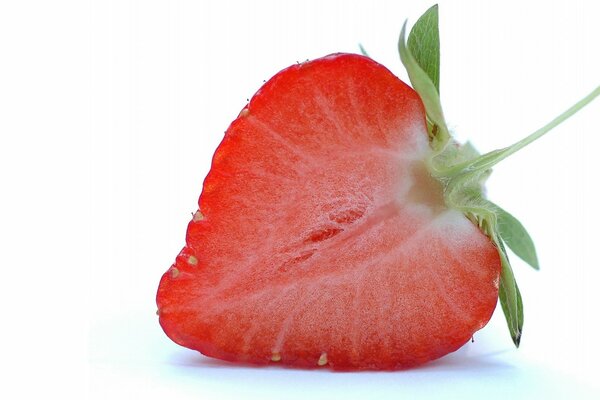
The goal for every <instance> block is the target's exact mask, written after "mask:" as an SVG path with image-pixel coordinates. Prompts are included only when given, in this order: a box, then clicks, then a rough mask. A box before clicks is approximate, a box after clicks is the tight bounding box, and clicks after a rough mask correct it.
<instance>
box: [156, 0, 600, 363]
mask: <svg viewBox="0 0 600 400" xmlns="http://www.w3.org/2000/svg"><path fill="white" fill-rule="evenodd" d="M413 33H414V35H413ZM437 34H438V33H437V7H432V8H431V9H430V10H429V11H428V12H427V13H425V14H424V15H423V17H421V19H420V20H419V21H418V22H417V24H416V25H415V28H413V32H411V36H410V37H409V40H408V47H407V45H406V43H405V40H404V29H403V30H402V34H401V40H400V44H399V50H400V55H401V58H402V61H403V62H404V64H405V66H406V67H407V70H408V73H409V76H410V79H411V82H412V84H413V87H414V88H415V90H416V92H415V91H414V90H413V89H411V88H410V87H409V86H407V85H406V84H404V83H403V82H401V81H400V80H399V79H398V78H396V77H395V76H394V75H393V74H392V73H391V72H390V71H388V70H387V69H386V68H385V67H383V66H381V65H379V64H377V63H376V62H374V61H373V60H371V59H370V58H368V57H363V56H358V55H351V54H333V55H330V56H327V57H324V58H320V59H317V60H314V61H311V62H306V63H302V64H299V65H294V66H291V67H289V68H287V69H285V70H283V71H281V72H280V73H278V74H277V75H275V76H274V77H273V78H272V79H271V80H269V81H268V82H267V83H266V84H265V85H264V86H263V87H262V88H261V89H260V90H259V91H258V92H257V93H256V95H255V96H254V97H253V98H252V100H251V101H250V103H249V104H248V106H247V107H245V108H244V109H243V110H242V111H241V112H240V115H239V116H238V118H237V119H236V120H235V121H234V122H233V123H232V124H231V126H230V127H229V129H228V130H227V132H226V134H225V137H224V139H223V141H222V143H221V144H220V145H219V148H218V149H217V151H216V153H215V155H214V158H213V164H212V168H211V170H210V173H209V174H208V176H207V177H206V180H205V181H204V187H203V190H202V194H201V196H200V200H199V209H198V211H197V212H196V213H195V214H194V216H193V218H192V221H191V222H190V223H189V226H188V231H187V238H186V246H185V247H184V248H183V250H182V251H181V253H180V254H179V256H178V257H177V259H176V261H175V263H174V264H173V265H172V266H171V268H170V269H169V270H168V271H167V272H166V273H165V274H164V275H163V277H162V279H161V282H160V286H159V289H158V294H157V303H158V307H159V316H160V324H161V326H162V327H163V329H164V331H165V332H166V333H167V335H168V336H169V337H170V338H171V339H173V340H174V341H175V342H176V343H179V344H181V345H182V346H186V347H189V348H191V349H195V350H198V351H200V352H202V353H203V354H205V355H208V356H211V357H216V358H221V359H224V360H229V361H239V362H248V363H256V364H268V363H279V364H286V365H294V366H301V367H319V366H321V367H322V366H328V367H331V368H334V369H344V370H353V369H397V368H406V367H411V366H415V365H418V364H421V363H423V362H426V361H429V360H433V359H436V358H438V357H441V356H443V355H445V354H447V353H449V352H452V351H454V350H456V349H458V348H459V347H460V346H462V345H463V344H464V343H465V342H467V341H468V340H469V338H471V337H472V335H473V333H474V332H476V331H477V330H478V329H481V328H482V327H483V326H484V325H485V324H486V323H487V322H488V320H489V319H490V317H491V315H492V313H493V311H494V308H495V306H496V303H497V300H498V298H500V302H501V304H502V308H503V311H504V313H505V315H506V317H507V321H508V324H509V330H510V333H511V336H512V338H513V341H514V342H515V344H516V345H517V346H518V344H519V340H520V337H521V331H522V325H523V305H522V301H521V296H520V293H519V289H518V287H517V285H516V282H515V280H514V276H513V274H512V270H511V267H510V263H509V262H508V257H507V253H506V250H505V247H504V246H505V245H507V246H509V247H510V248H511V249H512V250H513V251H514V252H515V254H517V255H518V256H520V257H521V258H523V259H524V260H525V261H527V262H528V263H529V264H531V265H532V266H533V267H534V268H537V267H538V265H537V258H536V254H535V249H534V247H533V243H532V241H531V238H530V237H529V235H528V234H527V232H526V231H525V229H524V228H523V226H522V225H521V224H520V222H518V221H517V220H516V219H515V218H514V217H513V216H511V215H510V214H509V213H507V212H506V211H504V210H503V209H501V208H500V207H498V206H496V205H495V204H493V203H491V202H490V201H489V200H487V199H486V197H485V194H484V190H483V182H484V181H485V178H486V177H487V176H488V175H489V173H490V168H491V167H492V166H493V165H495V164H496V163H497V162H499V161H501V160H502V159H504V158H506V157H508V156H509V155H510V154H512V153H514V152H515V151H518V150H519V149H520V148H522V147H524V146H525V145H527V144H529V143H531V142H532V141H534V140H536V139H538V138H539V137H541V136H542V135H543V134H545V133H546V132H548V131H549V130H550V129H551V128H552V127H554V126H556V125H557V124H558V123H560V122H561V121H562V120H564V119H566V118H567V117H569V116H570V115H572V114H573V113H575V112H576V111H577V110H579V109H580V108H582V107H583V106H584V105H586V104H587V103H589V102H590V101H591V100H592V99H593V98H595V97H596V96H598V95H600V88H597V89H596V90H594V91H593V92H592V93H591V94H590V95H588V96H587V97H586V98H584V99H582V100H581V101H580V102H579V103H577V104H576V105H575V106H573V107H572V108H571V109H569V110H567V111H566V112H565V113H564V114H562V115H561V116H559V117H558V118H557V119H555V120H553V121H551V122H550V123H549V124H548V125H546V126H545V127H543V128H542V129H540V130H538V131H536V132H534V133H533V134H532V135H530V136H528V137H527V138H525V139H523V140H522V141H520V142H518V143H516V144H515V145H513V146H510V147H507V148H505V149H501V150H497V151H493V152H490V153H487V154H484V155H479V154H478V153H477V152H475V150H474V149H473V148H472V147H471V146H470V145H468V144H466V145H458V144H457V143H456V142H454V141H453V140H452V138H451V137H450V135H449V133H448V130H447V128H446V124H445V121H444V117H443V113H442V109H441V105H440V103H439V94H438V93H439V86H438V85H439V47H438V46H439V43H438V40H439V39H438V36H437ZM423 43H424V44H426V45H427V46H429V47H428V48H425V49H423V48H419V46H421V45H422V44H423Z"/></svg>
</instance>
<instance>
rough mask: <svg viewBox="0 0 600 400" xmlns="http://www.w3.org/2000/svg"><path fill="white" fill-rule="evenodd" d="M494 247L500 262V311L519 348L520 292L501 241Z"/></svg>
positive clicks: (520, 327) (521, 300) (520, 324)
mask: <svg viewBox="0 0 600 400" xmlns="http://www.w3.org/2000/svg"><path fill="white" fill-rule="evenodd" d="M496 245H497V246H498V252H499V254H500V260H501V262H502V272H501V273H500V287H499V290H498V295H499V297H500V305H501V306H502V311H504V316H505V317H506V322H507V324H508V330H509V331H510V336H511V337H512V340H513V343H514V344H515V346H517V347H519V344H520V343H521V335H522V333H523V299H522V298H521V292H520V291H519V287H518V286H517V281H516V280H515V276H514V274H513V271H512V268H511V266H510V262H509V261H508V256H507V255H506V249H505V248H504V245H503V244H502V241H501V240H499V239H496Z"/></svg>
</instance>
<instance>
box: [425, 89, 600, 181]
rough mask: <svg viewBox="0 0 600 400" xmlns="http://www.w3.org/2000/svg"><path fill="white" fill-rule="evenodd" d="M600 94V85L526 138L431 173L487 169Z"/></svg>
mask: <svg viewBox="0 0 600 400" xmlns="http://www.w3.org/2000/svg"><path fill="white" fill-rule="evenodd" d="M599 95H600V86H598V87H597V88H596V89H594V90H593V91H592V92H591V93H590V94H588V95H587V96H585V97H584V98H583V99H581V100H579V101H578V102H577V103H575V104H574V105H573V106H571V107H570V108H569V109H567V110H566V111H565V112H563V113H562V114H560V115H559V116H558V117H556V118H554V119H553V120H552V121H550V122H549V123H548V124H546V125H544V126H543V127H541V128H540V129H538V130H537V131H535V132H533V133H532V134H531V135H529V136H527V137H526V138H524V139H522V140H520V141H518V142H516V143H515V144H513V145H512V146H508V147H505V148H503V149H499V150H494V151H491V152H489V153H486V154H484V155H482V156H479V157H477V158H475V159H473V160H469V161H466V162H463V163H460V164H457V165H454V166H452V167H450V168H448V169H445V170H442V171H439V170H438V171H433V173H434V174H435V175H436V177H438V178H452V177H455V176H457V175H461V174H464V173H472V172H475V171H482V170H488V169H490V168H492V167H493V166H494V165H496V164H498V163H499V162H500V161H502V160H504V159H505V158H507V157H508V156H510V155H512V154H514V153H516V152H517V151H519V150H521V149H522V148H523V147H525V146H527V145H529V144H530V143H532V142H534V141H536V140H537V139H539V138H541V137H542V136H544V135H545V134H546V133H548V132H549V131H551V130H552V129H553V128H555V127H556V126H558V125H559V124H561V123H562V122H563V121H565V120H566V119H568V118H569V117H571V116H572V115H573V114H575V113H576V112H577V111H579V110H581V109H582V108H583V107H585V106H586V105H588V104H589V103H591V102H592V100H594V99H595V98H596V97H598V96H599Z"/></svg>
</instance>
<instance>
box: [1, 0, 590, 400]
mask: <svg viewBox="0 0 600 400" xmlns="http://www.w3.org/2000/svg"><path fill="white" fill-rule="evenodd" d="M440 3H441V4H440V18H441V21H440V29H441V38H442V39H441V40H442V68H441V71H442V72H441V94H442V103H443V105H444V107H445V113H446V116H447V119H448V121H449V124H450V126H451V127H452V128H453V129H454V130H455V131H456V134H457V136H458V137H459V138H461V139H463V140H464V139H466V138H469V139H470V140H472V141H473V142H474V143H475V145H476V146H477V147H478V148H479V149H480V150H481V151H487V150H491V149H494V148H497V147H500V146H504V145H507V144H510V143H512V142H514V141H516V140H518V139H519V138H521V137H522V136H524V135H525V134H528V133H530V132H532V131H533V130H534V129H536V128H537V127H539V126H541V125H543V124H544V123H546V122H548V121H549V120H550V119H551V118H552V117H554V116H556V115H558V114H559V113H560V112H562V111H563V110H564V109H566V108H567V107H568V106H570V105H571V104H572V103H574V102H576V101H577V100H578V99H579V98H581V97H583V96H584V95H585V94H587V93H588V92H590V91H591V90H592V89H593V88H594V87H595V86H597V85H598V84H600V55H599V52H598V42H599V40H600V24H598V18H599V17H600V6H599V5H598V4H597V2H596V1H593V0H590V1H574V0H568V1H527V2H525V1H518V2H510V1H498V2H489V1H486V2H483V1H461V2H457V1H440ZM430 5H431V3H430V2H428V1H373V0H371V1H314V0H305V1H302V2H300V1H295V2H290V1H236V2H233V1H232V2H217V1H212V2H209V1H150V0H138V1H133V0H118V1H117V0H116V1H109V0H106V1H97V2H94V1H71V2H67V1H62V2H50V1H39V2H32V1H18V2H2V3H0V135H1V136H0V138H1V142H0V177H1V184H2V185H1V187H2V193H3V194H2V196H0V205H1V207H0V218H1V220H0V221H1V224H0V243H1V245H0V248H1V250H0V257H1V260H0V261H1V264H0V265H1V266H2V268H3V273H4V274H3V280H2V290H0V296H1V297H0V300H1V301H2V311H3V313H2V321H3V322H2V326H3V327H2V330H1V331H0V339H2V340H0V343H1V346H2V358H1V360H2V364H3V366H4V367H5V368H4V369H5V371H8V372H5V373H3V376H4V377H3V384H2V388H0V392H5V393H11V395H10V398H35V397H33V396H37V397H38V398H40V397H42V396H44V397H55V396H56V395H61V396H64V397H65V398H66V397H67V396H69V395H77V398H82V397H86V396H87V397H89V398H94V399H96V398H97V399H101V398H110V399H129V398H146V399H151V398H169V399H180V398H181V399H187V398H194V399H213V398H214V399H217V398H235V399H241V398H261V399H283V398H292V399H295V398H298V399H300V398H302V399H304V398H327V399H335V398H344V399H355V398H356V399H365V398H417V397H418V398H428V397H432V398H445V397H457V398H458V397H459V396H462V398H482V397H485V398H488V399H489V398H513V399H515V398H534V397H535V398H566V396H567V395H568V396H569V397H570V398H593V397H595V398H598V396H600V384H599V383H598V382H597V380H596V379H595V371H596V370H597V360H598V358H599V357H600V344H599V342H598V337H600V317H599V316H598V309H599V308H600V300H599V298H598V295H597V285H598V282H599V281H600V272H599V268H598V267H599V262H598V257H597V251H598V238H599V235H598V232H597V227H598V226H600V217H599V216H598V212H597V210H598V204H600V201H599V200H600V199H599V194H598V189H597V186H598V183H599V182H598V176H599V175H600V166H599V164H598V155H597V152H598V147H599V145H600V125H599V124H598V115H599V113H600V100H597V101H596V102H595V103H593V104H592V105H590V106H589V107H588V108H586V109H584V110H583V111H582V112H581V113H580V114H578V115H576V116H575V117H574V118H572V119H571V120H569V121H568V122H566V123H564V124H563V125H562V126H560V127H559V128H557V129H556V130H555V131H553V132H552V133H550V134H549V135H548V136H546V137H544V138H543V139H542V140H540V141H539V142H537V143H535V144H534V145H532V146H531V147H530V148H527V149H525V150H523V151H522V152H521V153H519V154H517V155H515V156H513V157H511V158H510V159H508V160H506V161H504V162H503V163H501V164H500V165H498V167H497V168H496V171H495V172H494V174H493V177H492V178H491V179H490V181H489V185H488V189H489V197H490V198H491V199H493V200H494V201H496V202H497V203H499V204H501V205H502V206H503V207H504V208H506V209H507V210H509V211H511V212H512V213H513V214H515V215H516V216H518V217H520V218H521V220H522V221H523V223H524V224H525V225H526V227H527V228H528V229H529V231H530V233H531V235H532V236H533V237H534V239H535V241H536V245H537V249H538V253H539V258H540V262H541V271H540V272H535V271H532V270H530V269H528V267H527V266H525V265H524V264H523V263H522V262H520V261H519V260H517V259H516V258H515V257H513V264H514V268H515V271H516V275H517V278H518V281H519V283H520V287H521V289H522V292H523V299H524V303H525V314H526V316H525V330H524V336H523V340H522V345H521V348H520V349H519V350H515V349H513V348H512V346H511V342H510V338H509V336H508V333H507V329H506V326H505V323H504V321H503V316H502V315H501V313H500V312H497V313H496V314H495V316H494V318H493V319H492V321H491V322H490V324H488V326H487V327H486V328H485V329H484V330H482V331H481V332H479V333H478V334H476V336H475V343H472V344H468V345H467V346H465V347H464V348H463V349H461V350H459V351H458V352H457V353H455V354H453V355H450V356H448V357H446V358H443V359H441V360H439V361H437V362H434V363H431V364H429V365H427V366H425V367H423V368H419V369H416V370H411V371H404V372H394V373H343V374H340V373H330V372H325V371H301V370H287V369H279V368H249V367H245V366H244V367H240V366H235V365H229V364H226V363H221V362H218V361H213V360H208V359H206V358H204V357H202V356H200V355H199V354H197V353H195V352H192V351H189V350H186V349H183V348H180V347H178V346H177V345H175V344H173V343H172V342H171V341H170V340H169V339H168V338H167V337H166V336H165V335H164V334H163V333H162V331H161V330H160V327H159V325H158V322H157V318H156V316H155V314H154V313H155V310H156V306H155V303H154V296H155V292H156V288H157V285H158V281H159V278H160V276H161V274H162V273H163V272H164V271H165V270H166V269H167V268H168V267H169V265H170V264H171V262H172V261H173V260H174V257H175V255H176V254H177V253H178V251H179V250H180V248H181V247H182V246H183V243H184V235H185V229H186V225H187V222H188V221H189V219H190V212H192V211H194V210H195V209H196V201H197V197H198V195H199V193H200V190H201V185H202V181H203V179H204V177H205V175H206V173H207V172H208V169H209V166H210V160H211V156H212V153H213V151H214V149H215V148H216V146H217V145H218V143H219V141H220V140H221V138H222V135H223V131H224V130H225V129H226V128H227V126H228V125H229V123H230V122H231V120H233V119H234V118H235V116H236V115H237V113H238V112H239V110H240V109H241V108H242V107H243V106H244V104H245V103H246V99H247V98H249V97H251V96H252V94H253V93H254V92H255V91H256V90H257V89H258V88H259V87H260V85H261V83H262V81H263V80H264V79H268V78H269V77H271V76H272V75H273V74H274V73H276V72H277V71H279V70H280V69H282V68H284V67H286V66H288V65H290V64H292V63H295V62H296V61H302V60H305V59H307V58H308V59H313V58H317V57H319V56H322V55H326V54H329V53H332V52H338V51H345V52H357V49H358V47H357V45H358V43H359V42H360V43H362V44H363V45H364V46H365V48H366V49H367V50H368V51H369V53H370V55H371V56H372V57H373V58H375V59H376V60H377V61H379V62H381V63H383V64H385V65H386V66H388V68H390V69H391V70H392V71H393V72H394V73H396V74H397V75H399V76H400V77H401V78H403V79H404V78H405V76H406V75H405V73H404V71H403V68H402V67H401V64H400V62H399V59H398V56H397V52H396V41H397V36H398V33H399V30H400V27H401V24H402V22H403V21H404V19H405V18H409V20H410V21H413V22H414V21H415V20H416V18H418V16H419V15H420V14H421V13H422V12H423V11H424V10H425V9H427V8H428V7H429V6H430ZM2 397H5V398H8V397H7V396H6V395H3V396H2Z"/></svg>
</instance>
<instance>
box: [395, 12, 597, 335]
mask: <svg viewBox="0 0 600 400" xmlns="http://www.w3.org/2000/svg"><path fill="white" fill-rule="evenodd" d="M439 49H440V45H439V29H438V6H437V5H434V6H433V7H431V8H430V9H429V10H427V11H426V12H425V13H424V14H423V15H422V16H421V17H420V18H419V19H418V20H417V22H416V23H415V24H414V26H413V27H412V29H411V32H410V34H409V36H408V41H407V40H406V22H405V23H404V25H403V27H402V31H401V33H400V40H399V42H398V50H399V53H400V59H401V60H402V63H403V64H404V66H405V68H406V70H407V72H408V76H409V78H410V81H411V83H412V86H413V88H414V89H415V91H416V92H417V93H418V94H419V96H420V97H421V100H422V101H423V104H424V106H425V112H426V116H427V128H428V132H429V137H430V144H431V148H432V150H433V152H432V155H431V157H430V158H429V160H428V161H427V162H428V168H429V172H430V174H431V175H432V176H433V177H434V178H436V179H438V180H439V181H440V182H441V183H442V185H443V187H444V198H445V201H446V205H447V206H448V207H449V208H452V209H456V210H459V211H461V212H463V213H464V214H465V215H466V216H467V218H469V219H470V220H471V221H473V223H475V224H477V225H478V226H479V227H480V229H481V230H482V231H483V232H484V233H485V234H486V235H487V236H488V237H489V238H490V239H491V240H492V241H493V243H494V244H495V245H496V247H497V248H498V253H499V255H500V260H501V264H502V270H501V274H500V285H499V299H500V304H501V306H502V310H503V311H504V315H505V316H506V321H507V323H508V328H509V331H510V334H511V337H512V340H513V342H514V344H515V346H517V347H518V346H519V343H520V340H521V334H522V331H523V302H522V299H521V293H520V292H519V287H518V286H517V282H516V281H515V277H514V274H513V271H512V267H511V265H510V261H509V258H508V254H507V251H506V247H508V248H510V249H511V250H512V252H513V253H514V254H515V255H517V256H518V257H519V258H521V259H522V260H523V261H525V262H526V263H527V264H529V265H530V266H531V267H533V268H535V269H536V270H537V269H539V264H538V259H537V255H536V251H535V246H534V244H533V241H532V239H531V237H530V236H529V234H528V233H527V231H526V230H525V228H524V227H523V225H522V224H521V223H520V222H519V221H518V220H517V219H516V218H515V217H513V216H512V215H511V214H510V213H508V212H507V211H505V210H503V209H502V208H500V207H499V206H497V205H496V204H494V203H492V202H491V201H489V200H488V199H487V198H486V196H485V190H484V183H485V180H486V179H487V177H488V176H489V175H490V173H491V168H492V167H493V166H495V165H496V164H497V163H499V162H500V161H502V160H504V159H505V158H507V157H508V156H510V155H511V154H513V153H515V152H517V151H519V150H520V149H522V148H523V147H525V146H527V145H528V144H530V143H531V142H533V141H535V140H537V139H539V138H540V137H542V136H543V135H545V134H546V133H547V132H549V131H550V130H551V129H552V128H554V127H556V126H557V125H559V124H560V123H561V122H563V121H564V120H566V119H567V118H569V117H570V116H571V115H573V114H575V113H576V112H577V111H579V110H580V109H581V108H583V107H584V106H585V105H587V104H588V103H590V102H591V101H592V100H593V99H594V98H596V97H597V96H599V95H600V87H597V88H596V89H595V90H594V91H592V92H591V93H590V94H589V95H587V96H586V97H584V98H583V99H582V100H580V101H579V102H577V103H576V104H575V105H573V106H572V107H571V108H569V109H568V110H566V111H565V112H564V113H562V114H561V115H559V116H558V117H557V118H555V119H554V120H552V121H550V122H549V123H548V124H547V125H545V126H543V127H542V128H540V129H538V130H537V131H535V132H534V133H532V134H531V135H529V136H527V137H525V138H524V139H523V140H521V141H519V142H517V143H515V144H513V145H512V146H508V147H506V148H503V149H499V150H494V151H491V152H489V153H486V154H483V155H481V154H479V153H478V152H477V151H476V150H475V148H474V147H473V146H472V145H471V144H470V143H465V144H459V143H457V142H456V141H455V140H454V139H453V138H452V136H451V135H450V133H449V131H448V128H447V126H446V122H445V119H444V114H443V111H442V106H441V102H440V95H439V93H440V91H439V77H440V50H439Z"/></svg>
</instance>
